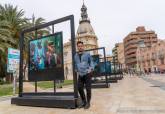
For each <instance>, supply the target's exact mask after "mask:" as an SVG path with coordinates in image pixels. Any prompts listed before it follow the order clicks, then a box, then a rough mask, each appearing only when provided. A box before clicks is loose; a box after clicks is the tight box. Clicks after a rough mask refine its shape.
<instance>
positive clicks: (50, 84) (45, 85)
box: [37, 80, 73, 89]
mask: <svg viewBox="0 0 165 114" xmlns="http://www.w3.org/2000/svg"><path fill="white" fill-rule="evenodd" d="M72 84H73V80H65V81H64V83H61V84H56V86H57V88H60V87H61V86H66V85H72ZM37 86H38V87H40V88H42V89H48V88H53V87H54V83H53V81H43V82H37Z"/></svg>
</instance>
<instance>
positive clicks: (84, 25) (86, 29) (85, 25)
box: [77, 21, 95, 35]
mask: <svg viewBox="0 0 165 114" xmlns="http://www.w3.org/2000/svg"><path fill="white" fill-rule="evenodd" d="M86 33H89V34H95V32H94V30H93V28H92V26H91V24H90V22H89V21H84V22H81V23H80V24H79V27H78V29H77V35H80V34H86Z"/></svg>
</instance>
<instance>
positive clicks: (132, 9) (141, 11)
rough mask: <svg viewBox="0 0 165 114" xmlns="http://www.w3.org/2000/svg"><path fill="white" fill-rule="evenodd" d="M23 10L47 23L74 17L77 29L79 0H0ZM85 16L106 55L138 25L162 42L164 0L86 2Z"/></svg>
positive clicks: (102, 0) (93, 0)
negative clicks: (155, 35) (64, 17)
mask: <svg viewBox="0 0 165 114" xmlns="http://www.w3.org/2000/svg"><path fill="white" fill-rule="evenodd" d="M0 3H1V4H5V3H10V4H13V5H17V6H18V7H19V8H20V9H24V11H25V15H26V16H27V17H31V16H32V14H34V15H35V16H36V17H43V18H45V19H46V21H52V20H55V19H57V18H60V17H63V16H67V15H70V14H74V16H75V28H76V30H77V28H78V24H79V19H80V8H81V6H82V3H83V2H82V0H0ZM85 5H86V6H87V8H88V16H89V18H90V20H91V24H92V26H93V28H94V31H95V33H96V35H97V37H98V42H99V46H105V47H106V50H107V53H108V54H109V53H111V49H112V48H113V47H114V44H115V43H117V42H122V41H123V38H124V37H125V36H126V35H128V34H129V33H130V32H132V31H135V29H136V27H137V26H145V27H146V29H147V30H154V31H155V32H156V33H157V34H158V38H160V39H165V7H164V6H165V0H85Z"/></svg>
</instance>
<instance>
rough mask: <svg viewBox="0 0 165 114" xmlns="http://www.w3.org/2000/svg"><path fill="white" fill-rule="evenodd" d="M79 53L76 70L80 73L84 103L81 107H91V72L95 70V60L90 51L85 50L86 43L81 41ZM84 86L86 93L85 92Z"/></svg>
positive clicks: (79, 42)
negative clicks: (93, 60)
mask: <svg viewBox="0 0 165 114" xmlns="http://www.w3.org/2000/svg"><path fill="white" fill-rule="evenodd" d="M77 48H78V53H76V55H75V58H74V59H75V71H76V72H77V74H78V91H79V94H80V96H81V99H82V104H81V105H80V107H79V108H82V107H84V108H85V109H88V108H89V107H90V100H91V72H92V71H93V62H92V58H91V56H90V54H89V53H87V52H84V44H83V42H81V41H78V42H77ZM84 86H85V88H86V93H87V95H85V93H84Z"/></svg>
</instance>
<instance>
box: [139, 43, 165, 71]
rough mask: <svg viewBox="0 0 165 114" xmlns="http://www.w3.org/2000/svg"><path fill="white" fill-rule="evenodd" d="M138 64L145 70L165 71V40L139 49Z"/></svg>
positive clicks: (141, 69) (140, 68)
mask: <svg viewBox="0 0 165 114" xmlns="http://www.w3.org/2000/svg"><path fill="white" fill-rule="evenodd" d="M137 64H138V68H139V70H140V71H143V72H165V41H163V40H159V41H158V43H156V44H153V45H152V46H151V47H143V48H138V49H137Z"/></svg>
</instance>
